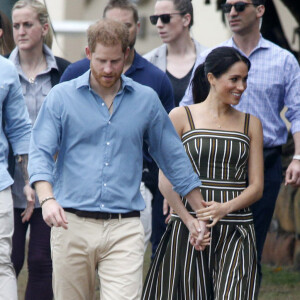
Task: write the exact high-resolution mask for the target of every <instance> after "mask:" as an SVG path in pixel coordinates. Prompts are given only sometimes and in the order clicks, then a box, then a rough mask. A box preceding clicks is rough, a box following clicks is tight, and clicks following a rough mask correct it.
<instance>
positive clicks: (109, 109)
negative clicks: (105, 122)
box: [108, 100, 114, 111]
mask: <svg viewBox="0 0 300 300" xmlns="http://www.w3.org/2000/svg"><path fill="white" fill-rule="evenodd" d="M113 103H114V100H113V101H112V102H111V104H110V106H109V107H108V111H110V109H111V108H112V105H113Z"/></svg>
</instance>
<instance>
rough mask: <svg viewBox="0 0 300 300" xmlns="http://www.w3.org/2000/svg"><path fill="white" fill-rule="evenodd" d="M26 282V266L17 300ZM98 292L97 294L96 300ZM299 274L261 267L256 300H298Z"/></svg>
mask: <svg viewBox="0 0 300 300" xmlns="http://www.w3.org/2000/svg"><path fill="white" fill-rule="evenodd" d="M150 256H151V249H150V247H148V249H147V252H146V254H145V261H144V278H145V276H146V273H147V270H148V268H149V266H150ZM26 281H27V266H26V265H25V266H24V267H23V270H22V271H21V273H20V275H19V279H18V294H19V299H20V300H21V299H24V293H25V288H26ZM98 295H99V292H97V298H96V299H99V297H98ZM299 299H300V272H296V271H294V270H293V269H292V268H290V267H281V266H277V267H275V266H267V265H263V280H262V286H261V289H260V293H259V297H258V300H299Z"/></svg>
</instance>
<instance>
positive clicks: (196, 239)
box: [186, 216, 210, 251]
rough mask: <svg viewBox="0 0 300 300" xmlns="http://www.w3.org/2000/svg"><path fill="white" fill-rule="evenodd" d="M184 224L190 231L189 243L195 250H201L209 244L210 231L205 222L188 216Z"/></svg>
mask: <svg viewBox="0 0 300 300" xmlns="http://www.w3.org/2000/svg"><path fill="white" fill-rule="evenodd" d="M186 226H187V228H188V230H189V232H190V243H191V245H192V246H194V247H195V249H196V250H200V251H203V250H204V249H205V247H206V246H209V244H210V231H209V229H208V228H207V223H206V222H203V221H199V220H197V219H196V218H194V217H192V216H191V217H190V218H189V220H188V221H187V222H186Z"/></svg>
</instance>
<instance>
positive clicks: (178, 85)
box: [166, 66, 194, 107]
mask: <svg viewBox="0 0 300 300" xmlns="http://www.w3.org/2000/svg"><path fill="white" fill-rule="evenodd" d="M193 68H194V66H193V67H192V68H191V69H190V71H189V72H188V73H187V74H186V75H185V76H184V77H182V78H176V77H174V76H173V75H172V74H171V73H170V72H169V71H168V70H166V74H167V75H168V77H169V79H170V81H171V84H172V86H173V92H174V102H175V106H176V107H177V106H179V102H180V101H181V99H182V98H183V96H184V93H185V90H186V89H187V87H188V84H189V82H190V79H191V76H192V72H193Z"/></svg>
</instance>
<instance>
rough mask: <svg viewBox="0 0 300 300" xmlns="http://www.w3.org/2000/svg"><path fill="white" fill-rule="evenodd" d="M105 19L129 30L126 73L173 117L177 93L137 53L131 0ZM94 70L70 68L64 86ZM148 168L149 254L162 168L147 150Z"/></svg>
mask: <svg viewBox="0 0 300 300" xmlns="http://www.w3.org/2000/svg"><path fill="white" fill-rule="evenodd" d="M103 18H107V19H110V20H115V21H118V22H122V23H124V24H125V25H126V26H127V27H128V30H129V39H130V42H129V48H130V52H129V55H128V58H127V59H126V62H125V67H124V70H123V73H124V74H125V75H126V76H127V77H129V78H132V79H133V80H134V81H136V82H138V83H140V84H143V85H146V86H149V87H151V88H153V89H154V91H156V93H157V94H158V97H159V99H160V100H161V103H162V105H163V106H164V108H165V110H166V111H167V112H168V113H169V112H170V111H171V109H173V108H174V99H173V89H172V86H171V83H170V81H169V79H168V76H167V75H166V74H165V73H164V72H162V71H161V70H160V69H158V68H157V67H156V66H154V65H153V64H151V63H149V62H148V61H147V60H146V59H144V58H143V57H142V56H141V55H139V54H138V53H137V52H136V51H135V49H134V46H135V41H136V37H137V34H138V31H139V29H140V22H139V16H138V10H137V7H136V5H135V4H133V3H132V2H131V1H129V0H110V1H109V2H108V4H107V5H106V6H105V8H104V12H103ZM89 68H90V61H89V60H88V59H87V58H85V59H82V60H80V61H78V62H75V63H73V64H71V65H69V66H68V68H67V69H66V70H65V72H64V74H63V75H62V77H61V82H63V81H66V80H71V79H73V78H76V77H78V76H80V75H82V74H83V73H84V72H86V71H87V70H88V69H89ZM144 148H145V149H144V161H143V164H144V168H143V175H142V182H141V192H142V195H143V198H144V200H145V202H146V208H145V210H144V211H143V212H142V213H141V220H142V224H143V226H144V230H145V250H146V249H147V245H148V242H149V240H150V236H151V232H152V224H151V223H152V220H151V211H152V203H151V202H152V201H151V200H152V198H153V197H154V199H153V201H158V199H157V197H158V188H157V186H158V182H157V178H158V168H157V166H156V163H155V162H154V161H153V160H152V158H151V157H150V156H149V154H148V152H147V149H146V147H144ZM152 218H153V219H154V222H156V223H157V222H158V220H157V218H161V219H162V220H160V222H162V223H164V216H163V215H162V213H161V214H155V215H153V216H152ZM154 224H155V223H154Z"/></svg>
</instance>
